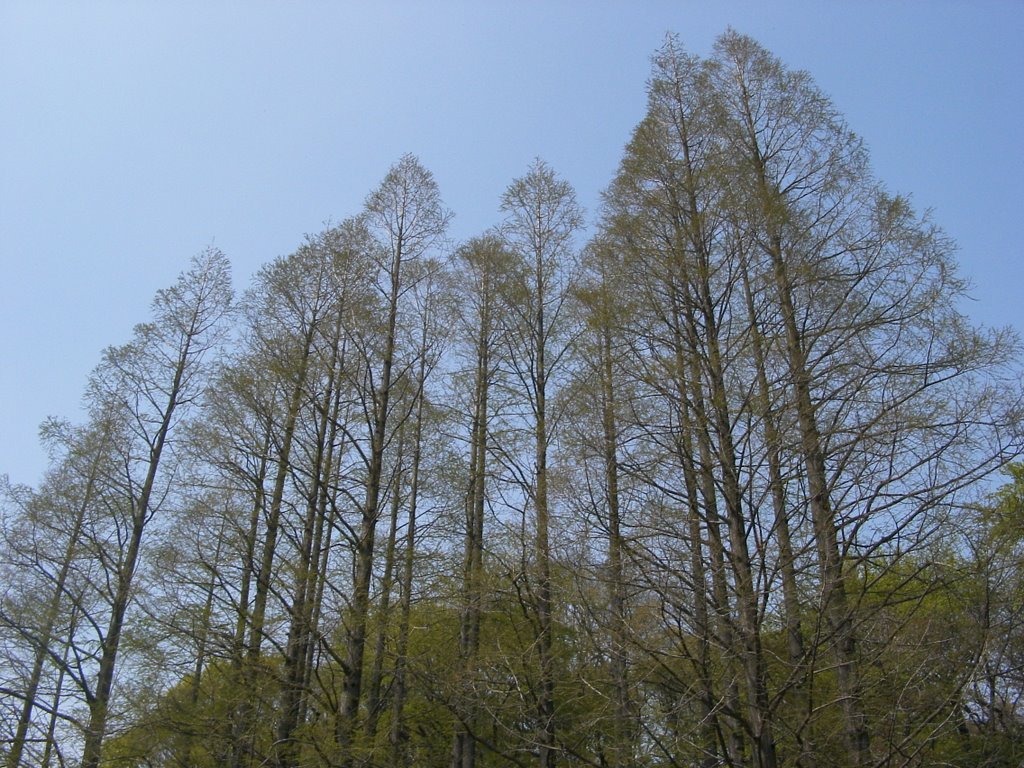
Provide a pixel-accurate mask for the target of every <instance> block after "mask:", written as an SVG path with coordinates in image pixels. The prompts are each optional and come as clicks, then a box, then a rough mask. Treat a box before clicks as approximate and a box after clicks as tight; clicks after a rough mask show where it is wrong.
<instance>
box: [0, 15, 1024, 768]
mask: <svg viewBox="0 0 1024 768" xmlns="http://www.w3.org/2000/svg"><path fill="white" fill-rule="evenodd" d="M647 95H648V103H647V111H646V114H645V116H644V118H643V120H642V121H641V122H640V123H639V124H638V125H637V127H636V128H635V130H634V132H633V134H632V137H631V138H630V141H629V143H628V144H627V146H626V149H625V152H624V156H623V158H622V161H621V163H620V165H619V168H618V171H617V173H616V175H615V178H614V179H613V180H612V182H611V184H610V185H609V187H608V189H607V191H606V192H605V194H604V198H603V205H602V208H601V210H600V212H599V217H598V220H597V221H596V223H595V225H594V226H593V228H592V229H591V230H590V231H591V236H590V237H589V239H588V240H586V241H585V242H584V232H585V229H584V224H585V219H584V214H583V212H582V210H581V209H580V207H579V205H578V204H577V201H576V197H575V193H574V191H573V188H572V186H571V185H570V184H569V183H568V182H567V181H566V180H565V179H563V178H561V177H560V176H559V175H558V174H557V173H556V172H555V171H554V170H553V169H552V168H551V167H549V166H548V165H547V164H546V163H544V162H543V161H541V160H537V161H535V162H534V163H533V164H532V165H531V166H530V167H529V168H528V169H527V171H526V173H525V174H524V175H523V176H522V177H520V178H518V179H516V180H514V181H513V182H512V183H511V184H510V185H509V186H508V188H507V189H506V191H505V193H504V194H503V196H502V198H501V200H500V209H499V210H500V216H499V217H498V219H499V222H498V223H497V224H496V225H495V226H494V227H493V228H492V229H491V230H488V231H486V232H483V233H481V234H480V235H479V236H477V237H475V238H472V239H470V240H468V241H466V242H464V243H461V244H458V245H457V246H456V247H454V248H452V247H450V245H449V243H448V240H447V239H446V231H447V226H448V223H449V220H450V217H451V214H450V212H449V211H448V210H447V209H446V208H445V206H444V204H443V202H442V200H441V196H440V192H439V190H438V187H437V184H436V182H435V181H434V178H433V176H432V175H431V174H430V172H429V171H428V170H426V169H425V168H423V166H422V165H421V164H420V163H419V161H418V160H417V159H416V158H415V157H413V156H411V155H406V156H404V157H402V158H401V159H400V160H399V161H398V162H397V163H396V164H395V165H394V166H393V167H392V168H391V169H390V171H389V172H388V174H387V175H386V176H385V178H384V179H383V181H382V182H381V184H380V186H379V187H377V188H376V189H375V190H373V191H372V192H371V193H370V194H369V195H368V196H367V198H366V201H365V204H364V206H363V209H362V210H361V211H360V212H358V213H357V214H356V215H354V216H352V217H351V218H348V219H345V220H344V221H342V222H341V223H339V224H337V225H331V226H329V227H327V228H325V229H324V230H323V231H321V232H319V233H316V234H314V235H310V236H307V237H306V239H305V241H304V242H303V243H302V244H301V245H300V246H299V247H298V248H297V249H296V250H295V251H294V252H293V253H291V254H289V255H287V256H283V257H280V258H278V259H275V260H274V261H273V262H271V263H270V264H267V265H266V266H264V267H263V268H262V269H261V270H260V271H259V272H258V273H257V274H256V276H255V277H254V279H253V281H252V284H251V286H250V287H249V288H248V289H247V290H245V291H244V292H243V294H242V295H241V296H240V297H238V298H236V297H235V296H234V295H233V292H232V287H231V280H230V265H229V263H228V261H227V258H226V257H225V256H224V254H222V253H221V252H219V251H218V250H216V249H212V248H210V249H207V250H205V251H203V252H202V253H200V254H199V255H198V256H196V257H195V258H194V259H193V260H192V262H191V264H190V266H189V268H188V269H187V270H186V271H185V272H183V273H182V275H181V276H180V277H179V279H178V280H177V282H176V283H175V284H174V285H172V286H171V287H169V288H167V289H164V290H161V291H159V292H158V293H157V295H156V297H155V299H154V301H153V305H152V319H151V320H150V321H149V322H147V323H144V324H141V325H139V326H137V327H136V329H135V332H134V335H133V337H132V339H131V340H130V341H129V342H128V343H127V344H124V345H122V346H118V347H111V348H109V349H107V350H106V351H105V352H104V353H103V357H102V360H101V362H100V364H99V365H98V366H97V368H96V369H95V371H94V372H93V374H92V375H91V377H90V379H89V381H88V384H87V387H86V391H85V404H86V417H85V419H84V420H83V421H82V422H81V423H78V424H75V423H71V422H67V421H62V420H57V419H51V420H49V421H47V422H46V423H45V424H44V425H43V427H42V429H41V435H42V439H43V441H44V443H45V444H46V446H47V448H48V449H49V452H50V464H49V468H48V470H47V471H46V473H45V475H44V476H43V478H42V479H41V480H40V482H39V483H38V485H37V486H36V487H23V486H12V485H11V484H9V483H8V484H6V485H5V486H4V487H3V493H2V507H0V511H2V531H0V533H2V540H0V569H2V572H3V573H2V576H0V582H2V583H3V584H4V585H5V586H4V587H3V591H2V595H0V653H2V658H3V663H2V665H0V676H2V677H0V734H2V735H0V739H2V743H0V756H2V757H3V759H4V761H5V763H6V765H7V766H8V768H19V766H29V765H41V766H65V765H67V766H72V765H75V766H82V768H99V766H110V767H111V768H112V767H114V766H119V767H120V766H124V767H127V766H133V767H141V766H161V767H170V766H180V767H181V768H184V767H185V766H190V767H195V768H204V767H205V766H229V767H230V768H252V767H253V766H275V767H276V768H293V767H294V768H297V767H298V766H338V767H340V768H354V767H355V766H406V765H423V766H450V768H484V767H486V766H526V765H540V766H542V768H552V767H553V766H556V765H564V766H570V765H572V766H595V767H596V766H615V767H618V768H641V767H642V766H651V767H652V768H653V767H654V766H657V767H659V768H660V767H662V766H666V767H667V766H702V767H703V766H709V767H710V766H756V767H757V768H774V767H775V766H783V765H784V766H801V767H803V768H810V767H811V766H822V765H829V766H850V767H851V768H853V767H856V768H867V766H919V765H920V766H924V765H951V766H952V765H955V766H1003V765H1006V766H1010V765H1017V764H1018V763H1019V762H1020V760H1021V759H1022V758H1024V750H1022V748H1021V746H1020V744H1021V743H1024V702H1022V700H1021V699H1022V697H1024V472H1022V470H1021V469H1020V466H1021V465H1016V464H1013V462H1014V461H1015V460H1016V459H1017V458H1018V457H1019V456H1020V454H1021V449H1022V433H1021V429H1020V425H1021V423H1022V421H1021V414H1020V410H1021V405H1022V397H1021V396H1022V391H1024V390H1022V388H1021V383H1020V367H1019V348H1018V342H1017V339H1016V337H1015V335H1014V334H1013V333H1012V332H1010V331H1008V330H998V329H997V330H992V329H985V328H980V327H977V326H975V325H974V324H972V323H971V322H970V320H969V319H968V318H966V317H965V316H964V315H963V314H962V313H961V311H960V302H961V300H962V298H963V296H964V292H965V290H966V286H965V284H964V282H963V281H962V280H961V279H960V278H959V277H958V276H957V274H956V265H955V262H954V259H953V245H952V243H951V242H950V241H949V239H948V238H947V237H946V236H945V235H944V233H943V232H942V231H941V229H939V228H938V227H937V226H936V225H935V224H934V223H933V222H932V221H931V220H930V219H929V217H928V216H921V215H919V214H917V213H916V212H915V211H914V210H913V209H912V207H911V206H910V204H909V203H908V201H907V200H906V199H905V198H903V197H899V196H895V195H892V194H890V193H889V192H887V191H886V189H885V188H884V186H883V185H882V184H881V183H880V182H879V181H878V180H877V179H875V177H874V176H873V175H872V173H871V170H870V168H869V162H868V155H867V152H866V150H865V148H864V146H863V144H862V143H861V141H860V140H859V139H858V138H857V137H856V136H855V135H854V134H853V133H852V132H851V131H850V129H849V128H848V126H847V125H846V123H845V122H844V120H843V119H842V117H841V115H839V114H838V113H837V111H836V110H835V108H834V107H833V106H832V104H831V103H830V101H829V100H828V98H827V97H826V96H825V95H824V94H823V93H822V92H821V91H820V90H819V89H818V88H817V87H816V86H815V84H814V83H813V81H812V80H811V78H810V77H809V76H808V75H807V74H806V73H804V72H799V71H793V70H791V69H788V68H787V67H785V66H784V65H783V64H782V63H781V62H780V61H779V60H778V59H777V58H775V57H774V56H773V55H771V54H770V53H769V52H768V51H766V50H764V49H763V48H762V47H760V46H759V45H758V44H757V43H755V42H754V41H753V40H751V39H749V38H747V37H744V36H742V35H739V34H737V33H734V32H727V33H726V34H724V35H723V36H722V37H720V38H719V40H718V41H717V43H716V45H715V48H714V50H713V52H712V53H711V54H710V55H709V56H708V57H705V58H700V57H697V56H693V55H690V54H688V53H687V52H686V51H685V50H683V48H682V46H681V45H680V44H679V42H678V40H677V39H675V38H671V37H670V38H668V39H667V40H666V43H665V45H664V46H663V47H662V48H661V49H660V50H659V51H658V52H657V53H656V55H655V56H654V57H653V59H652V71H651V77H650V80H649V82H648V87H647ZM1005 468H1009V471H1010V472H1011V474H1010V476H1009V481H1008V482H1007V483H1006V484H1005V485H1004V486H1003V488H1002V489H1001V490H999V491H998V492H995V493H993V488H994V487H995V483H996V482H997V481H996V480H995V478H997V477H998V473H999V471H1000V470H1001V469H1005Z"/></svg>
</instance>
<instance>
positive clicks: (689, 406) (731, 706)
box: [671, 284, 745, 765]
mask: <svg viewBox="0 0 1024 768" xmlns="http://www.w3.org/2000/svg"><path fill="white" fill-rule="evenodd" d="M680 292H682V293H683V295H682V296H680V295H679V294H680ZM671 301H672V316H673V325H674V327H675V329H676V331H675V333H676V339H675V344H676V348H677V352H676V356H677V364H679V365H683V366H684V368H683V370H687V369H688V370H689V382H688V385H687V386H686V391H684V392H683V393H681V394H682V402H683V407H684V413H686V414H687V417H688V421H689V429H690V430H692V431H693V433H694V434H696V437H697V456H698V461H697V467H696V470H697V476H698V478H699V485H698V487H699V490H700V498H701V499H702V500H703V502H704V521H705V525H706V527H707V532H708V551H709V554H710V560H711V562H710V565H711V585H712V604H713V605H714V609H715V614H716V617H717V622H716V630H717V635H718V638H719V639H720V642H721V646H722V647H723V648H724V649H725V652H726V655H727V658H730V659H732V658H738V657H739V656H740V654H739V653H738V652H737V642H736V637H735V632H734V631H733V621H732V616H731V608H730V601H729V583H728V579H727V575H726V560H727V554H726V549H725V545H724V543H723V541H722V531H721V519H722V518H721V515H720V513H719V511H718V487H717V482H716V478H715V476H714V467H715V465H716V462H715V458H714V450H713V447H712V445H711V434H710V429H711V425H710V421H709V419H708V415H707V400H706V396H705V394H704V387H703V384H702V374H701V369H700V365H699V360H698V358H699V357H700V344H699V336H698V333H697V327H696V322H695V320H694V318H693V311H692V307H691V306H689V298H688V295H687V291H686V290H685V288H684V285H683V284H681V285H680V286H678V287H677V288H675V289H673V290H672V292H671ZM727 668H728V667H727ZM708 693H709V695H710V693H711V692H710V691H709V692H708ZM724 700H725V718H724V722H725V725H726V726H727V728H726V732H725V733H724V734H723V737H724V738H723V739H722V740H723V742H724V743H723V747H724V755H723V757H725V759H726V760H727V761H728V763H729V765H742V764H743V754H744V749H745V744H744V738H743V730H742V728H741V726H740V722H739V714H740V694H739V686H738V683H737V680H736V678H735V676H734V675H732V674H730V675H729V677H728V679H727V682H726V685H725V694H724Z"/></svg>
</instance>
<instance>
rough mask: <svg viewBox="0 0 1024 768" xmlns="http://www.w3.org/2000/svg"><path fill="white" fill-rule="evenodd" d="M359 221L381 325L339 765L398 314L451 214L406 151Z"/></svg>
mask: <svg viewBox="0 0 1024 768" xmlns="http://www.w3.org/2000/svg"><path fill="white" fill-rule="evenodd" d="M365 207H366V211H365V214H364V215H365V219H366V222H367V226H368V227H369V228H370V231H371V233H372V234H373V235H374V237H375V238H376V239H377V243H378V246H379V248H378V249H377V250H375V254H376V255H377V258H378V261H377V265H376V267H377V270H378V271H377V286H376V287H377V290H378V292H379V294H380V297H381V299H382V301H383V305H384V309H383V313H384V314H383V322H382V324H381V325H382V327H383V329H384V331H383V336H382V343H381V344H380V346H379V347H376V346H369V345H366V344H360V345H359V351H360V354H362V355H363V356H364V364H365V371H366V373H367V377H368V378H367V381H368V384H369V391H368V393H367V396H366V401H365V406H366V410H365V415H366V421H367V427H368V442H369V445H368V447H367V449H366V451H365V454H364V460H365V463H366V480H365V495H364V498H363V501H362V509H361V511H360V520H359V522H358V532H357V534H356V539H355V568H354V572H355V580H354V583H353V586H352V597H351V608H350V610H349V611H348V615H347V617H346V619H347V621H346V623H347V626H346V635H347V650H346V659H345V669H344V682H343V689H342V694H341V700H340V702H339V705H338V713H337V715H338V716H337V726H336V729H335V735H336V739H337V742H338V747H339V748H340V751H341V760H342V765H343V766H348V765H351V764H352V761H353V759H354V757H353V754H352V746H353V738H354V736H355V734H356V728H357V724H358V716H359V705H360V701H361V697H362V688H363V686H362V681H363V656H364V651H365V647H366V627H367V616H368V614H369V604H370V586H371V580H372V576H373V554H374V543H375V536H376V530H377V521H378V519H379V517H380V510H381V498H382V495H381V490H382V487H383V478H384V466H385V450H386V448H387V446H388V443H389V440H390V433H389V427H390V426H392V418H391V417H392V413H391V398H392V395H393V393H394V389H395V387H396V383H397V382H398V381H399V380H400V378H401V374H402V373H403V369H402V368H399V370H396V369H395V366H396V362H398V363H399V364H400V365H404V366H408V365H409V364H411V363H409V362H408V361H407V360H406V357H405V356H402V353H403V350H401V349H400V347H399V343H400V331H401V328H400V326H399V318H400V315H401V314H402V313H403V312H404V311H405V305H406V303H407V302H406V301H404V299H405V298H406V296H407V294H408V292H409V291H410V289H411V288H412V287H413V286H414V285H415V280H414V279H413V277H414V276H420V277H421V276H422V270H420V271H419V272H420V274H419V275H417V268H418V267H419V264H420V262H421V260H422V259H424V258H425V257H426V256H427V255H428V254H429V253H430V251H431V250H432V249H434V248H435V247H437V246H438V245H440V244H441V240H442V238H443V237H444V233H445V230H446V229H447V226H448V220H449V218H450V214H449V212H448V211H447V210H446V209H445V208H444V206H443V205H442V203H441V198H440V194H439V192H438V188H437V184H436V182H435V181H434V178H433V176H432V175H431V174H430V172H429V171H427V170H426V169H425V168H423V166H422V165H420V163H419V161H418V160H417V159H416V158H415V157H413V156H412V155H405V156H404V157H402V159H401V160H399V161H398V163H396V164H395V166H394V167H392V168H391V170H390V171H389V172H388V174H387V176H385V178H384V181H383V182H382V183H381V185H380V186H379V187H378V188H377V189H376V190H375V191H374V192H372V193H371V194H370V196H369V197H368V198H367V199H366V206H365Z"/></svg>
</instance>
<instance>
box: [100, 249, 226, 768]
mask: <svg viewBox="0 0 1024 768" xmlns="http://www.w3.org/2000/svg"><path fill="white" fill-rule="evenodd" d="M230 301H231V287H230V265H229V264H228V261H227V259H226V258H225V257H224V255H223V254H222V253H221V252H220V251H217V250H215V249H208V250H207V251H205V252H203V253H202V254H200V255H199V256H197V257H195V258H194V259H193V261H192V267H191V269H190V270H189V271H187V272H185V273H183V274H182V275H181V277H179V279H178V281H177V283H175V285H173V286H172V287H170V288H167V289H164V290H161V291H159V292H158V293H157V295H156V298H155V299H154V300H153V315H154V319H153V322H152V323H150V324H147V325H140V326H137V327H136V330H135V337H134V339H133V340H132V342H130V343H129V344H127V345H125V346H122V347H112V348H110V349H108V350H107V351H106V353H105V354H104V359H103V362H102V363H101V364H100V366H99V368H97V370H96V372H95V373H94V374H93V377H92V380H91V381H90V386H89V391H88V395H87V398H88V400H89V402H90V403H91V406H92V408H93V410H94V411H98V412H102V411H103V410H105V409H107V408H109V407H111V404H117V405H118V406H119V407H121V408H123V409H124V419H125V421H126V422H127V423H128V424H129V430H130V439H129V440H128V441H127V442H126V443H124V444H123V445H121V446H119V454H120V455H119V460H120V462H121V473H122V474H121V477H120V490H121V492H122V493H123V494H124V499H123V501H124V504H125V505H126V507H127V509H126V515H127V519H128V523H129V532H128V537H127V540H126V541H125V542H124V549H123V551H122V552H121V553H120V554H119V556H118V557H117V558H116V559H114V558H112V559H111V562H112V564H113V566H114V572H113V573H112V574H111V580H112V581H113V585H114V586H113V590H112V594H111V603H110V613H109V617H108V622H107V626H106V629H105V630H104V631H103V633H102V639H101V642H100V648H99V654H98V655H99V668H98V672H97V677H96V682H95V686H94V687H93V689H92V691H91V693H90V695H89V723H88V726H87V727H86V730H85V744H84V747H83V752H82V765H83V766H84V768H96V766H98V765H99V763H100V757H101V750H102V746H103V738H104V736H105V735H106V729H107V719H108V714H109V708H110V700H111V693H112V690H113V683H114V672H115V669H116V665H117V658H118V650H119V648H120V644H121V638H122V630H123V628H124V621H125V614H126V612H127V610H128V606H129V603H130V601H131V598H132V587H133V583H134V579H135V571H136V567H137V565H138V562H139V557H140V553H141V547H142V542H143V533H144V531H145V529H146V526H147V525H148V523H149V522H150V520H151V519H152V517H153V515H154V514H155V513H156V512H157V510H158V509H159V506H160V504H159V499H160V498H161V496H162V495H166V493H167V492H168V491H167V490H166V489H163V490H161V489H160V487H159V486H158V482H159V477H158V473H159V470H160V466H161V462H162V460H163V458H164V452H165V450H166V449H167V447H168V445H169V438H170V435H171V432H172V429H173V428H174V426H175V425H176V424H177V423H178V421H179V420H180V418H181V413H180V411H181V410H182V409H184V408H187V407H188V406H189V405H191V404H192V402H193V401H194V399H195V398H196V397H197V396H198V395H199V393H200V392H201V385H202V363H203V359H204V357H205V356H206V355H207V353H208V352H209V351H210V349H211V348H212V347H213V346H214V345H215V344H216V343H217V341H218V337H219V334H220V332H221V322H222V320H223V319H224V317H225V314H226V313H227V311H228V309H229V306H230Z"/></svg>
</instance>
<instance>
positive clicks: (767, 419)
mask: <svg viewBox="0 0 1024 768" xmlns="http://www.w3.org/2000/svg"><path fill="white" fill-rule="evenodd" d="M740 258H741V273H742V279H743V293H744V298H745V300H746V305H747V313H748V316H749V319H750V334H751V345H752V348H753V353H754V365H755V367H756V369H757V389H758V401H759V404H758V410H759V414H758V415H759V416H760V418H761V422H762V425H763V429H764V441H765V449H766V458H767V461H768V484H769V487H770V489H771V495H772V510H773V512H774V516H775V526H774V531H775V532H776V533H777V535H778V542H779V570H780V572H781V574H782V604H783V611H784V614H785V621H786V646H787V650H788V653H789V663H790V665H791V666H792V668H793V673H792V674H793V678H794V679H795V681H796V684H797V697H798V700H799V704H800V707H799V708H800V710H802V711H804V712H805V713H806V716H805V718H804V720H803V722H800V723H796V722H795V723H793V724H792V727H791V730H792V731H793V733H794V735H795V737H796V742H797V755H796V757H795V762H794V765H795V766H797V768H800V767H801V766H802V765H805V764H807V765H811V764H814V745H813V741H812V740H811V737H810V735H807V734H805V726H806V723H807V721H808V720H809V718H810V716H811V699H810V696H809V693H808V691H807V682H808V681H807V679H806V677H807V671H808V670H807V668H806V667H807V660H806V658H805V652H804V637H803V628H802V626H801V621H800V595H799V590H798V587H797V581H796V566H795V562H796V555H795V554H794V553H793V543H792V535H791V532H790V525H789V513H788V511H787V510H786V483H785V480H784V479H783V474H782V458H781V451H782V435H781V434H780V432H779V428H778V425H777V424H776V421H775V413H774V409H773V406H772V394H771V388H770V386H769V383H768V373H767V365H766V362H765V340H764V335H763V334H762V332H761V327H760V323H759V322H758V318H757V311H756V308H755V306H754V295H753V291H752V289H751V285H750V270H749V266H748V264H747V261H746V257H745V254H744V253H743V251H742V246H741V251H740Z"/></svg>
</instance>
